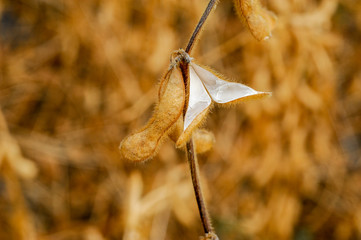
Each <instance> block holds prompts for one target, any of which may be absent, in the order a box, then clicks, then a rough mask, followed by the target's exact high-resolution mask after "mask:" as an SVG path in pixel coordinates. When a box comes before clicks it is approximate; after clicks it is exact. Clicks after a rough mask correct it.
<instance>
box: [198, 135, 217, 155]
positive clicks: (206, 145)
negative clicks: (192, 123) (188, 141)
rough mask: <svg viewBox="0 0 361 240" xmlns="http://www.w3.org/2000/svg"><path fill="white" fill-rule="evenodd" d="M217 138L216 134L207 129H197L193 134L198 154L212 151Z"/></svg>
mask: <svg viewBox="0 0 361 240" xmlns="http://www.w3.org/2000/svg"><path fill="white" fill-rule="evenodd" d="M215 142H216V138H215V137H214V134H213V133H212V132H210V131H207V130H205V129H197V130H196V131H194V132H193V144H194V148H195V151H196V153H204V152H207V151H209V150H211V149H212V147H213V145H214V143H215Z"/></svg>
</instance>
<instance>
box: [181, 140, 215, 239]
mask: <svg viewBox="0 0 361 240" xmlns="http://www.w3.org/2000/svg"><path fill="white" fill-rule="evenodd" d="M187 159H188V163H189V168H190V171H191V176H192V183H193V188H194V194H195V195H196V200H197V205H198V210H199V215H200V217H201V221H202V224H203V229H204V232H205V233H206V234H207V233H210V232H213V228H212V223H211V220H210V217H209V215H208V211H207V208H206V205H205V201H204V198H203V193H202V189H201V184H200V179H199V167H198V160H197V155H196V153H195V151H194V146H193V140H192V138H191V139H190V140H189V142H187Z"/></svg>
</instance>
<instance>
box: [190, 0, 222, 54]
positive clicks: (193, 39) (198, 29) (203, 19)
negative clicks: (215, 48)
mask: <svg viewBox="0 0 361 240" xmlns="http://www.w3.org/2000/svg"><path fill="white" fill-rule="evenodd" d="M217 4H218V0H210V1H209V3H208V6H207V8H206V10H204V13H203V15H202V17H201V19H200V20H199V22H198V24H197V26H196V28H195V29H194V31H193V34H192V36H191V39H189V42H188V45H187V48H186V51H185V52H186V53H188V54H190V52H191V51H192V48H193V46H194V43H196V41H197V39H198V38H199V33H200V32H201V29H202V26H203V24H204V23H205V22H206V20H207V18H208V16H209V14H210V13H211V11H212V9H214V8H215V7H216V6H217Z"/></svg>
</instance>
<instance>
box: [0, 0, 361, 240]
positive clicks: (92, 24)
mask: <svg viewBox="0 0 361 240" xmlns="http://www.w3.org/2000/svg"><path fill="white" fill-rule="evenodd" d="M264 4H265V6H267V8H268V9H270V10H272V11H273V12H274V13H276V15H277V17H278V19H277V23H276V25H275V29H274V30H273V34H272V35H273V37H272V38H271V39H269V40H268V41H265V42H259V41H257V40H255V39H254V37H253V36H252V34H251V33H250V32H249V31H248V30H247V28H246V26H245V23H242V22H241V21H240V20H239V19H238V17H237V15H236V13H235V12H236V11H235V10H234V8H233V5H232V1H230V0H228V1H227V0H223V1H221V2H220V4H219V6H218V8H217V10H216V11H215V12H214V13H213V15H212V16H211V17H210V19H209V22H208V23H207V29H206V30H205V31H204V33H203V37H202V38H201V40H200V41H199V44H198V46H197V49H196V52H195V53H194V55H195V56H196V57H197V60H198V61H200V62H202V63H204V64H207V65H209V66H212V67H214V68H216V69H218V70H219V71H221V72H223V73H225V74H226V75H227V76H232V77H233V78H234V79H238V80H242V81H243V82H244V83H246V84H248V85H249V86H251V87H254V88H256V89H264V90H269V91H272V92H273V97H272V98H268V99H265V100H261V101H256V102H247V103H245V104H242V105H240V107H238V108H236V109H226V110H224V109H220V108H215V109H214V110H213V111H212V113H211V114H210V117H208V120H207V123H206V125H205V126H206V127H207V128H208V129H210V130H212V131H213V133H214V135H215V139H216V143H215V145H214V148H213V150H211V151H210V152H208V153H206V154H204V155H200V157H199V158H200V163H201V172H202V176H203V185H204V187H205V188H206V195H207V198H208V199H207V201H208V203H209V206H210V213H211V214H212V218H213V219H214V226H215V228H216V229H217V232H218V234H219V237H220V238H221V239H305V240H311V239H337V240H344V239H359V238H360V237H361V170H360V167H361V165H360V155H361V152H360V140H361V139H360V135H361V124H360V116H361V115H360V109H361V94H360V92H361V68H360V66H361V62H360V55H361V51H360V49H361V48H360V47H359V45H360V39H361V18H360V14H359V13H360V12H361V2H359V1H352V0H343V1H341V0H340V1H338V0H322V1H316V0H298V1H281V0H268V1H265V2H264ZM205 6H206V2H205V1H176V0H167V1H140V0H135V1H131V0H121V1H118V0H108V1H97V0H89V1H73V0H63V1H44V0H27V1H25V0H24V1H22V0H18V1H13V0H2V1H0V20H1V21H0V48H1V49H0V239H9V240H15V239H16V240H17V239H27V240H32V239H41V240H70V239H86V240H93V239H94V240H101V239H124V240H136V239H152V240H160V239H195V238H196V236H198V235H200V234H199V233H200V232H201V226H200V224H199V216H198V212H197V210H196V203H195V200H194V196H193V192H192V191H193V190H192V186H191V180H190V177H189V173H188V166H187V163H186V161H185V160H184V158H185V156H184V153H183V152H181V151H179V150H176V149H175V147H174V145H173V143H172V142H171V141H168V140H166V141H165V144H164V145H162V147H161V148H160V150H159V153H158V155H156V156H155V158H154V159H153V160H152V161H150V162H147V163H145V164H137V165H133V164H129V163H127V162H124V161H122V160H121V159H120V158H119V153H118V149H117V147H118V145H119V142H120V140H121V139H123V138H124V137H125V136H126V135H128V134H129V133H130V132H133V131H134V130H135V129H138V128H139V127H140V126H142V125H143V124H144V123H146V121H147V119H149V116H150V115H151V114H152V108H153V105H154V103H155V101H156V97H157V93H156V88H157V85H156V83H157V79H159V78H160V77H161V76H162V74H163V72H162V71H164V69H166V68H167V66H168V62H169V55H170V53H171V52H172V51H173V50H176V49H178V48H180V47H185V46H184V45H185V44H186V42H187V40H188V38H189V37H190V34H191V32H192V30H193V27H194V26H195V24H196V23H197V21H198V19H199V17H200V15H201V13H202V11H203V10H204V8H205ZM248 24H250V23H248Z"/></svg>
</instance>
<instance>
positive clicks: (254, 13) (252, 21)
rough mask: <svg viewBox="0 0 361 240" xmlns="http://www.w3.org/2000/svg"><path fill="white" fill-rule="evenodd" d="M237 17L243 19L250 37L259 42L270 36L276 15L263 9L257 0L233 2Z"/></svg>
mask: <svg viewBox="0 0 361 240" xmlns="http://www.w3.org/2000/svg"><path fill="white" fill-rule="evenodd" d="M234 5H235V8H236V10H237V13H238V15H239V16H240V17H241V18H242V19H244V20H245V21H246V23H247V25H248V28H249V30H250V31H251V33H252V35H253V36H254V37H255V38H256V39H257V40H259V41H261V40H266V39H268V38H270V37H271V36H272V33H271V31H272V29H273V28H274V25H275V23H276V18H277V17H276V15H275V14H274V13H273V12H271V11H268V10H267V9H265V8H263V7H262V6H261V4H260V2H259V0H234Z"/></svg>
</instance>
